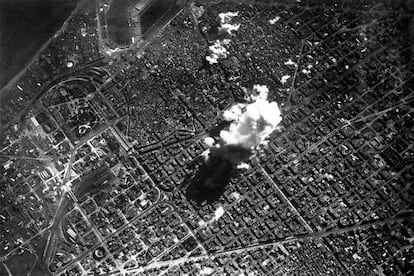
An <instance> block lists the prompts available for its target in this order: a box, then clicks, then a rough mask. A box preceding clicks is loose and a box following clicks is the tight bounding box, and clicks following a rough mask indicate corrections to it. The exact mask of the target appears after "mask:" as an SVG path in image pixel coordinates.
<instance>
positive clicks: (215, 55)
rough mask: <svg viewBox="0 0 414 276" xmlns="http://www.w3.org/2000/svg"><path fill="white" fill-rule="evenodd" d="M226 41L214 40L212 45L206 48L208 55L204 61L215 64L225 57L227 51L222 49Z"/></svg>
mask: <svg viewBox="0 0 414 276" xmlns="http://www.w3.org/2000/svg"><path fill="white" fill-rule="evenodd" d="M225 43H226V41H221V40H216V41H215V42H214V44H213V45H211V46H210V47H208V50H209V52H210V55H208V56H207V57H206V60H207V61H208V62H209V63H210V64H214V63H217V62H218V60H219V59H220V58H226V57H227V54H228V52H227V49H226V48H225V47H224V44H225Z"/></svg>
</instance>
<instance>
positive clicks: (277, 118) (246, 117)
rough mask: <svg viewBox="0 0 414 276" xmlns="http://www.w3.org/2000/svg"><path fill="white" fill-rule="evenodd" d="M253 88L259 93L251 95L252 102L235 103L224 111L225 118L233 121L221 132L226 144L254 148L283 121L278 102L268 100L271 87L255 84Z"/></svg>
mask: <svg viewBox="0 0 414 276" xmlns="http://www.w3.org/2000/svg"><path fill="white" fill-rule="evenodd" d="M253 90H255V91H256V92H257V93H258V95H255V96H251V97H250V100H251V102H250V103H247V104H241V103H239V104H236V105H233V106H232V107H231V108H230V109H229V110H226V111H225V112H224V113H223V117H224V119H225V120H227V121H231V122H232V123H231V124H230V127H229V129H228V130H222V131H221V132H220V138H221V140H222V142H223V143H224V144H225V145H240V146H242V147H244V148H246V149H252V150H254V149H256V148H257V147H258V146H259V145H261V144H264V143H265V142H266V139H267V138H268V136H269V135H270V134H271V133H272V132H273V131H274V130H275V129H276V128H277V126H278V124H279V123H280V122H281V121H282V116H281V113H280V109H279V106H278V104H277V103H276V102H269V101H268V100H267V95H268V93H269V89H268V88H267V87H266V86H264V85H255V86H254V87H253Z"/></svg>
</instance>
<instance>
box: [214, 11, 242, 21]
mask: <svg viewBox="0 0 414 276" xmlns="http://www.w3.org/2000/svg"><path fill="white" fill-rule="evenodd" d="M238 15H239V12H238V11H237V12H222V13H220V14H219V15H218V17H219V19H220V24H226V23H230V22H231V20H232V19H233V17H236V16H238Z"/></svg>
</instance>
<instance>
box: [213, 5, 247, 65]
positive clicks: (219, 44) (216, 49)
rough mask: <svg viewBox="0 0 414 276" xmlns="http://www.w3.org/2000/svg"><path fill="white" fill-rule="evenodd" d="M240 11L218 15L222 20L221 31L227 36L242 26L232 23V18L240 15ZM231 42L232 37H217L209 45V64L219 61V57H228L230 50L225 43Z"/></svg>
mask: <svg viewBox="0 0 414 276" xmlns="http://www.w3.org/2000/svg"><path fill="white" fill-rule="evenodd" d="M238 15H239V12H226V13H220V14H219V15H218V17H219V21H220V27H219V32H220V33H222V34H224V35H225V36H227V37H230V36H231V35H232V34H233V32H234V31H237V30H238V29H239V28H240V24H232V23H231V21H232V18H233V17H235V16H238ZM229 43H230V39H227V38H224V39H217V40H216V41H215V42H214V44H213V45H210V46H209V47H208V52H209V55H208V56H206V60H207V61H208V62H209V64H215V63H218V60H219V59H222V58H226V57H227V55H228V51H227V49H226V47H225V45H228V44H229Z"/></svg>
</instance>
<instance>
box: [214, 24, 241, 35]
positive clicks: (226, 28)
mask: <svg viewBox="0 0 414 276" xmlns="http://www.w3.org/2000/svg"><path fill="white" fill-rule="evenodd" d="M239 28H240V24H230V23H225V24H222V25H221V27H220V28H219V30H220V32H226V33H228V34H229V35H232V34H233V33H232V32H234V31H238V30H239Z"/></svg>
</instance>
